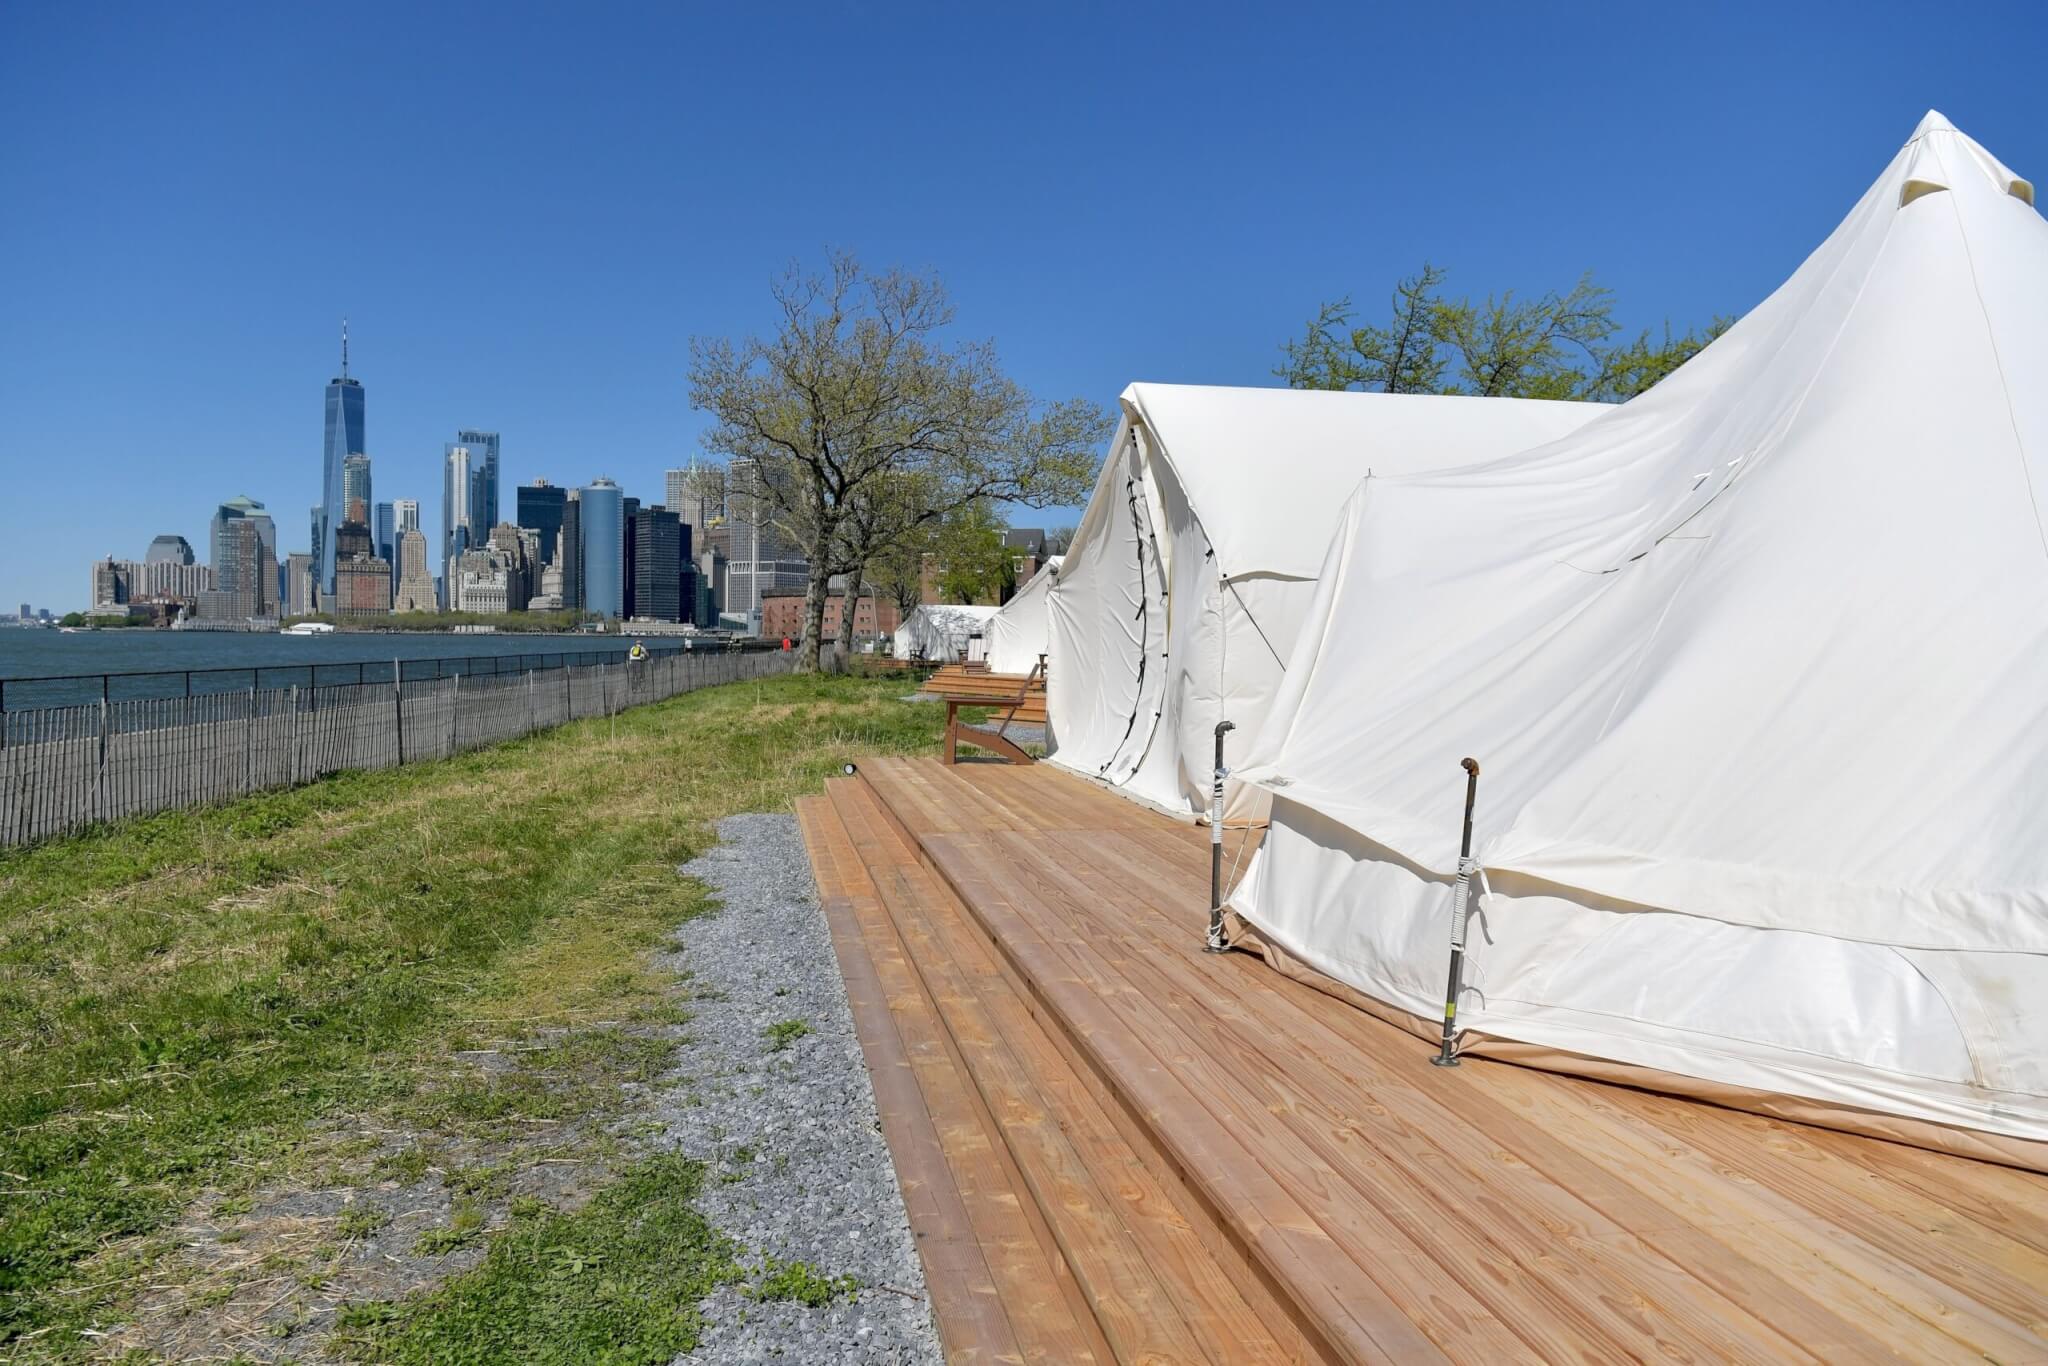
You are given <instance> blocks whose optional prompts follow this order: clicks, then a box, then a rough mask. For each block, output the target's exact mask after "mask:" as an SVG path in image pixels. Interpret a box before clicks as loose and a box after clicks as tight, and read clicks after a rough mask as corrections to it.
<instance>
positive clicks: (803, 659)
mask: <svg viewBox="0 0 2048 1366" xmlns="http://www.w3.org/2000/svg"><path fill="white" fill-rule="evenodd" d="M827 544H830V543H829V542H827ZM831 582H832V564H831V561H829V560H827V559H826V558H825V556H824V554H823V553H822V552H821V551H818V552H813V555H812V559H811V581H810V582H809V583H808V584H806V585H805V587H804V638H803V641H802V643H801V644H799V645H798V647H797V656H796V671H797V672H798V673H801V674H814V673H816V672H817V671H818V644H819V642H820V641H822V640H823V639H824V637H825V590H826V589H827V588H828V587H829V586H830V585H831Z"/></svg>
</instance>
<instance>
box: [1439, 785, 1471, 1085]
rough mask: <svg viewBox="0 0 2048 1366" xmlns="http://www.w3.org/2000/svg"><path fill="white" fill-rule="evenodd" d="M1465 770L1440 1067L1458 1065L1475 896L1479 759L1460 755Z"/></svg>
mask: <svg viewBox="0 0 2048 1366" xmlns="http://www.w3.org/2000/svg"><path fill="white" fill-rule="evenodd" d="M1458 766H1459V767H1460V768H1462V769H1464V770H1465V833H1464V835H1463V836H1462V837H1461V838H1460V840H1459V842H1458V880H1457V881H1456V882H1455V883H1453V884H1452V887H1451V984H1450V986H1449V987H1448V988H1446V989H1445V991H1444V1044H1443V1049H1442V1051H1441V1052H1439V1053H1438V1054H1437V1055H1436V1056H1435V1057H1433V1058H1431V1059H1430V1062H1432V1063H1434V1064H1435V1065H1436V1066H1438V1067H1456V1066H1457V1065H1458V1059H1457V1055H1456V1054H1454V1053H1452V1052H1451V1038H1452V1036H1453V1035H1454V1034H1456V1032H1457V1025H1458V990H1459V986H1460V983H1461V980H1462V979H1463V977H1464V975H1465V911H1466V907H1467V906H1468V905H1469V904H1470V901H1471V896H1472V804H1473V803H1474V802H1475V801H1477V800H1478V799H1479V761H1478V760H1477V759H1461V760H1459V761H1458Z"/></svg>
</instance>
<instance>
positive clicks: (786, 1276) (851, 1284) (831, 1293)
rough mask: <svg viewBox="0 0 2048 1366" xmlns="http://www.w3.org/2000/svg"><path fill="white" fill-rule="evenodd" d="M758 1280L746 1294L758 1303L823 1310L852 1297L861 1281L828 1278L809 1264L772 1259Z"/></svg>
mask: <svg viewBox="0 0 2048 1366" xmlns="http://www.w3.org/2000/svg"><path fill="white" fill-rule="evenodd" d="M761 1273H762V1274H761V1279H760V1281H759V1282H757V1283H756V1284H755V1285H753V1286H752V1287H751V1288H749V1290H748V1291H747V1293H748V1294H749V1295H751V1296H752V1297H753V1298H754V1299H757V1300H794V1301H795V1302H796V1303H798V1304H804V1305H809V1306H810V1307H811V1308H813V1309H823V1308H824V1307H825V1306H826V1305H828V1304H830V1303H832V1301H834V1300H836V1299H841V1298H843V1297H845V1296H849V1295H851V1294H853V1292H854V1291H856V1290H858V1289H860V1282H858V1281H856V1280H855V1279H854V1278H853V1277H851V1276H827V1275H825V1274H824V1273H823V1272H821V1271H819V1270H818V1269H817V1268H816V1267H814V1266H812V1265H811V1264H810V1263H809V1262H783V1261H778V1260H776V1259H775V1258H773V1257H770V1258H768V1259H767V1261H766V1262H765V1263H763V1265H762V1267H761Z"/></svg>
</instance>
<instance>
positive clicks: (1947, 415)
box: [1235, 115, 2048, 1165]
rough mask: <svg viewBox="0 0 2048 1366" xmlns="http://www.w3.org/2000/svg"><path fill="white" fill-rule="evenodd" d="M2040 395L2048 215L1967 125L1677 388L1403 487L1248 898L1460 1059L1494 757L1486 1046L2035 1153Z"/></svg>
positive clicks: (2046, 702) (1307, 667)
mask: <svg viewBox="0 0 2048 1366" xmlns="http://www.w3.org/2000/svg"><path fill="white" fill-rule="evenodd" d="M2044 377H2048V224H2044V223H2043V221H2042V219H2041V217H2040V215H2039V214H2038V213H2037V212H2036V211H2035V209H2034V207H2033V191H2032V187H2031V186H2029V185H2028V184H2027V183H2026V182H2025V181H2023V180H2021V179H2020V178H2019V177H2017V176H2015V175H2014V174H2013V173H2012V172H2011V171H2009V170H2007V169H2006V168H2005V167H2004V166H2002V165H2001V164H2000V163H1999V162H1998V161H1997V160H1996V159H1994V158H1993V157H1991V156H1990V155H1989V154H1988V153H1987V152H1986V151H1985V150H1984V149H1983V148H1982V147H1980V146H1978V145H1977V144H1976V143H1974V142H1972V141H1970V140H1969V139H1968V138H1966V137H1964V136H1963V135H1962V134H1960V133H1958V132H1957V131H1956V130H1955V129H1953V128H1952V127H1950V126H1949V125H1948V124H1947V123H1946V122H1945V121H1944V120H1942V119H1941V118H1940V117H1939V116H1938V115H1929V116H1928V118H1927V120H1926V122H1925V123H1923V124H1922V125H1921V127H1920V129H1919V130H1918V131H1917V132H1916V133H1915V135H1914V136H1913V138H1912V140H1911V141H1910V142H1908V143H1907V144H1906V146H1905V148H1904V149H1903V150H1901V151H1900V152H1899V154H1898V155H1897V157H1896V158H1894V160H1893V161H1892V162H1891V164H1890V165H1889V166H1888V167H1887V168H1886V170H1885V172H1884V174H1883V175H1882V176H1880V177H1879V179H1878V181H1877V183H1876V184H1875V185H1873V186H1872V187H1871V189H1870V190H1869V192H1868V193H1867V194H1866V195H1865V196H1864V197H1863V198H1862V200H1861V201H1860V202H1859V203H1858V204H1857V205H1856V207H1855V208H1854V209H1853V210H1852V211H1851V212H1850V214H1849V216H1848V217H1847V219H1845V220H1844V221H1843V223H1842V224H1841V226H1840V227H1839V228H1837V229H1836V231H1835V233H1834V234H1833V235H1832V236H1831V237H1829V238H1828V240H1827V241H1826V242H1825V243H1824V244H1823V245H1822V246H1821V247H1820V249H1819V250H1818V251H1816V252H1815V253H1814V254H1813V255H1812V256H1811V257H1810V258H1809V259H1808V260H1807V261H1806V263H1805V264H1804V265H1803V266H1802V267H1801V268H1800V269H1799V271H1798V272H1797V273H1796V274H1795V275H1793V276H1792V278H1791V279H1790V280H1789V281H1788V282H1787V283H1786V284H1784V285H1783V286H1782V287H1780V288H1779V289H1778V290H1777V291H1776V292H1775V293H1774V294H1773V295H1772V296H1771V297H1770V298H1769V299H1767V300H1766V301H1765V302H1764V303H1763V304H1761V305H1760V306H1758V308H1757V309H1756V310H1755V311H1754V312H1753V313H1751V314H1750V315H1749V316H1748V317H1746V318H1744V319H1743V320H1742V321H1741V322H1740V323H1739V324H1738V325H1737V326H1736V327H1735V328H1734V329H1733V330H1731V331H1730V332H1728V333H1727V335H1725V336H1724V337H1722V338H1721V339H1720V340H1718V341H1716V342H1715V343H1713V345H1712V346H1710V347H1709V348H1708V349H1707V350H1706V351H1704V352H1703V353H1702V354H1701V355H1699V356H1698V357H1696V358H1695V359H1694V360H1693V361H1691V362H1690V363H1689V364H1687V365H1686V366H1685V367H1684V368H1683V369H1681V370H1679V371H1678V372H1677V373H1676V374H1675V375H1674V376H1673V377H1672V378H1670V379H1668V380H1666V381H1665V382H1664V383H1663V384H1661V385H1659V386H1658V387H1657V388H1656V389H1654V390H1652V391H1651V392H1650V393H1648V394H1647V395H1645V396H1643V397H1641V398H1639V399H1637V400H1635V401H1633V402H1631V403H1629V404H1627V405H1625V406H1623V407H1621V408H1620V409H1617V410H1615V411H1613V412H1611V413H1610V414H1609V415H1607V416H1605V417H1603V418H1602V419H1601V420H1599V421H1598V422H1595V423H1593V424H1591V425H1589V426H1587V427H1585V428H1584V429H1582V430H1580V431H1578V432H1576V433H1574V434H1572V435H1570V436H1568V437H1565V438H1564V439H1562V440H1560V441H1557V442H1555V443H1554V444H1552V445H1549V446H1547V447H1543V448H1539V449H1536V450H1532V451H1528V452H1524V453H1521V454H1518V455H1515V456H1513V457H1510V458H1507V459H1504V460H1499V461H1496V462H1492V463H1490V464H1485V465H1481V466H1478V467H1475V468H1471V469H1465V470H1457V471H1450V472H1442V473H1438V474H1435V475H1424V476H1419V477H1415V478H1406V479H1368V480H1366V481H1365V482H1364V484H1363V485H1362V486H1361V488H1360V490H1359V491H1358V493H1357V494H1356V496H1355V497H1354V498H1353V499H1352V500H1351V501H1350V503H1349V505H1348V507H1347V508H1346V510H1345V512H1344V515H1343V519H1342V526H1341V528H1340V529H1339V531H1338V533H1337V536H1336V538H1335V540H1334V542H1333V544H1332V546H1331V548H1330V551H1329V555H1328V558H1327V560H1326V562H1325V565H1324V568H1323V577H1322V580H1321V582H1320V584H1319V586H1318V590H1317V594H1316V599H1315V602H1314V604H1313V605H1312V606H1311V607H1310V608H1309V609H1308V610H1307V614H1306V615H1307V618H1308V622H1307V624H1306V625H1305V626H1304V628H1303V630H1302V632H1301V639H1300V642H1299V648H1298V649H1297V650H1296V652H1295V653H1294V655H1293V657H1292V659H1291V660H1290V664H1289V670H1288V675H1287V679H1286V682H1285V684H1284V685H1283V688H1282V692H1281V696H1280V697H1279V698H1278V699H1277V700H1276V702H1275V705H1274V709H1273V717H1272V720H1271V721H1270V722H1269V724H1268V726H1267V728H1266V729H1265V731H1264V732H1263V733H1262V734H1261V735H1260V736H1259V737H1258V742H1257V744H1256V745H1255V747H1254V752H1253V753H1251V754H1250V755H1249V756H1248V766H1247V770H1246V772H1245V774H1244V775H1243V776H1244V777H1245V778H1246V779H1247V780H1248V781H1251V782H1255V783H1257V784H1258V785H1260V786H1262V787H1264V788H1265V789H1267V790H1268V791H1270V792H1272V793H1273V794H1274V795H1275V801H1274V804H1273V809H1272V829H1271V831H1270V832H1269V834H1268V837H1267V842H1266V844H1265V846H1264V848H1263V849H1262V850H1261V851H1260V852H1259V854H1258V855H1257V856H1256V858H1255V859H1254V861H1253V864H1252V867H1251V869H1250V871H1249V872H1248V873H1247V875H1246V878H1245V882H1244V885H1243V886H1242V887H1241V888H1240V889H1239V891H1238V893H1237V896H1236V900H1235V905H1236V907H1237V909H1238V910H1239V912H1240V913H1241V914H1242V915H1243V916H1244V917H1245V918H1246V919H1247V920H1248V921H1250V922H1251V923H1252V924H1253V925H1254V926H1255V927H1256V928H1257V929H1258V930H1259V931H1260V932H1261V934H1262V935H1263V936H1264V937H1265V938H1267V939H1268V940H1269V941H1271V942H1273V943H1274V944H1276V945H1277V946H1278V947H1279V948H1280V949H1281V950H1283V951H1284V954H1286V955H1291V956H1292V957H1293V958H1295V959H1298V960H1301V961H1302V962H1305V963H1306V964H1307V965H1308V966H1309V967H1311V968H1314V969H1316V970H1317V971H1319V972H1320V973H1322V974H1325V975H1326V976H1327V977H1329V978H1334V979H1336V980H1337V981H1338V982H1341V983H1343V984H1345V985H1346V986H1348V987H1350V988H1353V989H1355V990H1356V991H1357V992H1359V993H1362V994H1363V996H1364V997H1366V998H1368V999H1369V1000H1370V1001H1371V1002H1374V1003H1378V1004H1379V1005H1382V1006H1387V1007H1391V1008H1392V1009H1393V1011H1394V1012H1396V1013H1399V1014H1403V1015H1406V1016H1410V1017H1420V1018H1421V1019H1423V1020H1427V1021H1431V1022H1432V1023H1431V1024H1430V1025H1429V1026H1428V1027H1429V1028H1431V1029H1434V1027H1435V1026H1434V1023H1433V1022H1434V1021H1436V1020H1438V1019H1440V1018H1441V1016H1442V1014H1443V1008H1444V984H1445V978H1446V963H1447V959H1448V947H1449V935H1450V929H1449V922H1450V915H1449V908H1450V896H1449V893H1448V891H1447V883H1448V880H1449V878H1450V877H1451V875H1452V874H1453V873H1454V871H1455V868H1456V864H1457V855H1458V848H1457V841H1458V835H1459V828H1458V827H1459V821H1458V814H1459V806H1460V799H1461V798H1462V795H1463V783H1464V775H1463V774H1462V773H1461V772H1460V771H1459V768H1458V763H1459V759H1460V758H1461V757H1462V756H1464V755H1468V754H1469V755H1472V756H1475V757H1476V758H1478V759H1479V761H1480V763H1481V764H1482V765H1483V768H1484V772H1483V774H1482V777H1481V781H1480V785H1479V793H1478V810H1477V819H1476V824H1475V845H1474V855H1475V859H1476V862H1477V863H1478V865H1479V867H1480V868H1481V869H1482V870H1484V872H1485V874H1486V882H1487V885H1488V886H1489V887H1490V892H1489V893H1488V894H1487V895H1485V896H1484V897H1482V898H1481V907H1482V911H1481V913H1480V914H1479V915H1477V916H1476V917H1475V919H1474V923H1473V930H1472V933H1471V936H1470V942H1469V944H1468V955H1469V957H1468V970H1467V975H1466V982H1467V987H1468V989H1467V990H1466V991H1465V992H1464V994H1463V995H1462V996H1461V997H1460V999H1459V1000H1458V1002H1457V1015H1456V1019H1457V1023H1458V1025H1459V1026H1460V1027H1461V1029H1462V1030H1463V1031H1464V1038H1465V1041H1466V1044H1467V1045H1468V1046H1478V1047H1483V1048H1490V1049H1493V1050H1495V1051H1510V1052H1516V1051H1519V1053H1520V1054H1521V1055H1522V1056H1524V1057H1532V1056H1533V1057H1537V1058H1540V1059H1542V1060H1545V1061H1548V1062H1549V1063H1551V1064H1553V1065H1559V1066H1565V1067H1568V1068H1577V1069H1579V1070H1587V1071H1594V1072H1601V1071H1607V1072H1613V1071H1614V1070H1616V1069H1617V1068H1618V1069H1620V1070H1621V1071H1622V1073H1623V1074H1625V1075H1631V1076H1636V1077H1639V1078H1640V1077H1644V1076H1651V1075H1654V1076H1656V1077H1657V1078H1658V1080H1657V1081H1656V1083H1655V1084H1660V1085H1662V1084H1671V1083H1672V1080H1673V1079H1674V1078H1682V1079H1685V1080H1684V1081H1683V1082H1682V1083H1680V1089H1688V1088H1690V1089H1696V1090H1699V1091H1701V1092H1704V1093H1706V1094H1708V1095H1712V1096H1715V1097H1716V1098H1719V1099H1723V1100H1728V1099H1734V1100H1736V1101H1737V1102H1738V1103H1747V1104H1753V1105H1756V1106H1758V1107H1759V1108H1765V1109H1774V1110H1776V1111H1778V1112H1782V1113H1790V1114H1795V1115H1799V1116H1802V1117H1806V1118H1815V1119H1820V1120H1823V1121H1824V1122H1832V1123H1837V1124H1840V1125H1842V1126H1844V1127H1851V1128H1860V1129H1865V1130H1871V1131H1877V1132H1882V1133H1888V1134H1892V1135H1894V1136H1901V1137H1909V1138H1913V1139H1915V1140H1916V1141H1923V1142H1935V1143H1938V1144H1941V1145H1944V1146H1957V1147H1963V1148H1966V1149H1970V1150H1973V1151H1984V1150H1986V1149H1987V1148H1998V1149H2000V1155H2001V1156H2004V1157H2005V1158H2007V1159H2008V1160H2018V1161H2023V1162H2026V1163H2028V1164H2029V1165H2036V1164H2038V1163H2039V1162H2040V1160H2041V1155H2042V1153H2043V1152H2048V1149H2042V1148H2040V1147H2039V1146H2038V1145H2040V1144H2041V1143H2043V1142H2044V1141H2048V838H2043V835H2042V831H2043V827H2044V824H2048V723H2044V719H2043V712H2044V708H2048V530H2044V528H2048V508H2044V506H2043V500H2044V499H2048V383H2044ZM1945 1126H1953V1127H1945ZM2015 1154H2017V1156H2015Z"/></svg>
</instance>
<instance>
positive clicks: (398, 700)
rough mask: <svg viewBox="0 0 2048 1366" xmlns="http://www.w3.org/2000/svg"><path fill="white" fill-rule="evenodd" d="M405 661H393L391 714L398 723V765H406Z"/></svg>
mask: <svg viewBox="0 0 2048 1366" xmlns="http://www.w3.org/2000/svg"><path fill="white" fill-rule="evenodd" d="M403 664H404V661H403V660H398V659H394V660H392V661H391V715H392V718H393V719H394V720H395V721H397V723H398V766H399V767H401V768H403V767H404V766H405V669H404V667H403Z"/></svg>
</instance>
